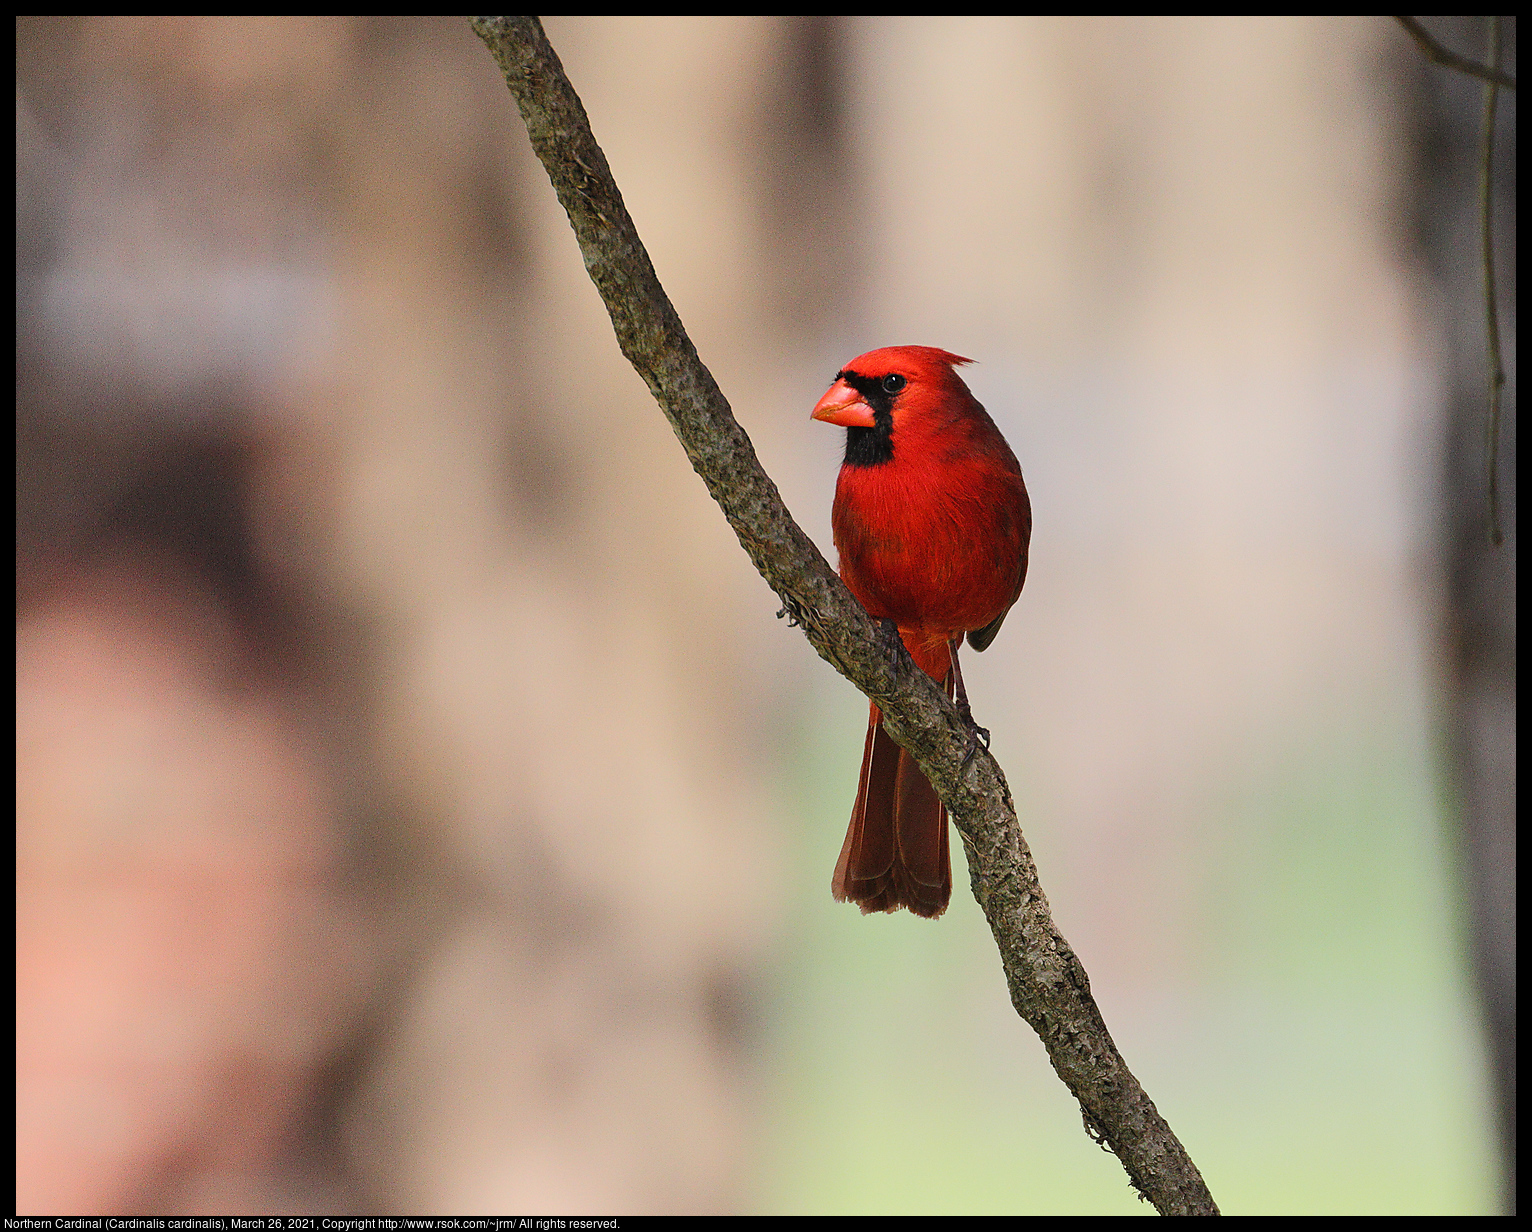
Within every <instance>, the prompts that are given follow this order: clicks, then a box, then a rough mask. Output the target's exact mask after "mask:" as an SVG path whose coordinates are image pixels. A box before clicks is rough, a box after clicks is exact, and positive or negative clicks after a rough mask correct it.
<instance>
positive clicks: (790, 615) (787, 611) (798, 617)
mask: <svg viewBox="0 0 1532 1232" xmlns="http://www.w3.org/2000/svg"><path fill="white" fill-rule="evenodd" d="M784 616H786V617H787V623H788V624H789V625H790V626H792V627H793V628H802V627H803V625H804V622H805V616H806V613H805V612H804V610H803V605H802V604H801V603H799V602H798V600H796V599H794V598H792V597H791V596H789V595H783V596H782V607H781V608H780V609H779V610H778V612H777V619H778V620H781V619H782V617H784Z"/></svg>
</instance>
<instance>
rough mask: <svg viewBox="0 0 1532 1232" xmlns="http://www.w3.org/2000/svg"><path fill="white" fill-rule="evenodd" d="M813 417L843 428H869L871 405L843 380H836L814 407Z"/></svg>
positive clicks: (870, 425)
mask: <svg viewBox="0 0 1532 1232" xmlns="http://www.w3.org/2000/svg"><path fill="white" fill-rule="evenodd" d="M813 418H815V419H820V420H823V421H824V422H825V423H832V424H839V425H840V426H841V427H843V428H870V427H872V426H873V422H872V407H870V406H868V405H867V402H866V400H865V399H864V398H863V397H862V395H861V394H859V393H857V392H856V390H854V389H852V388H851V386H850V385H848V384H846V382H845V381H843V380H842V381H836V382H835V384H834V385H831V386H830V388H829V391H828V392H827V393H826V394H825V396H824V397H823V398H821V399H820V400H819V402H818V403H817V404H816V405H815V407H814V415H813Z"/></svg>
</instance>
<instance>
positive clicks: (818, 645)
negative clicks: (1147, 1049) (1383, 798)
mask: <svg viewBox="0 0 1532 1232" xmlns="http://www.w3.org/2000/svg"><path fill="white" fill-rule="evenodd" d="M473 28H474V30H475V31H476V32H477V33H478V35H479V37H480V38H482V39H483V40H484V42H485V44H486V46H488V48H489V50H490V52H491V53H492V54H493V55H494V57H495V60H496V62H497V63H498V64H499V65H500V69H501V71H502V72H503V73H504V74H505V80H506V83H507V85H509V86H510V89H511V93H512V95H514V96H515V99H516V104H517V107H518V108H519V109H520V111H521V116H522V119H523V120H524V121H525V123H526V126H527V135H528V136H529V137H530V138H531V140H532V148H533V149H534V150H535V151H536V153H537V156H538V158H539V159H541V160H542V164H543V166H544V168H545V169H546V170H547V172H548V178H549V179H550V180H551V181H552V183H553V187H554V190H555V192H556V193H557V194H558V198H559V202H560V203H561V204H562V205H563V207H564V210H565V212H566V213H567V214H568V215H569V222H570V225H571V227H573V229H574V233H575V238H576V239H577V240H578V242H579V245H580V252H581V255H582V256H583V257H584V259H585V268H586V271H587V272H588V273H589V274H590V277H591V281H592V282H594V283H595V284H596V289H597V290H598V291H599V292H600V293H601V297H602V299H603V300H604V301H605V303H606V308H607V312H608V314H609V315H610V316H611V319H612V328H613V329H614V330H615V332H616V334H617V342H618V345H619V346H620V347H621V348H622V352H623V354H624V355H626V356H627V358H628V360H629V362H630V363H632V365H633V366H634V368H635V369H636V370H637V371H638V373H639V375H640V376H642V377H643V378H644V381H645V382H646V383H647V384H648V386H649V390H650V392H651V393H652V394H653V395H654V398H655V401H656V402H658V403H659V405H660V409H661V410H662V411H663V412H664V413H665V417H666V418H667V419H668V420H669V421H670V424H671V427H672V428H673V429H674V430H675V433H676V436H677V437H678V438H679V440H680V441H681V444H682V446H683V447H684V448H685V450H686V453H687V456H688V457H689V458H690V459H691V463H692V466H693V468H694V469H695V470H696V471H697V473H698V474H699V475H700V476H701V477H702V480H703V482H704V483H705V484H706V485H707V488H708V491H709V493H711V495H712V497H713V499H714V500H715V501H717V502H718V505H719V506H720V508H721V509H722V510H723V512H724V516H725V517H726V518H727V519H728V520H729V524H730V525H731V526H732V527H733V528H734V532H735V534H736V535H737V536H738V537H739V541H740V544H741V546H743V547H744V549H745V551H746V553H748V555H749V556H750V559H751V560H752V561H753V562H754V564H755V567H756V568H757V569H758V570H760V573H761V575H762V576H763V577H764V578H765V579H766V581H767V583H768V584H769V585H770V586H771V588H772V589H773V590H774V591H776V593H777V595H778V596H779V597H780V598H781V600H782V604H783V607H784V608H785V609H786V610H787V611H789V612H791V613H792V614H793V615H794V617H795V619H796V620H797V621H798V622H799V623H801V625H802V627H803V631H804V634H805V636H807V638H808V639H809V642H810V643H811V644H812V645H813V647H814V649H815V650H816V651H818V652H819V654H820V655H821V656H822V657H823V658H825V659H826V660H828V661H829V662H830V663H831V664H832V665H833V666H834V667H835V668H836V670H837V671H839V672H840V673H841V674H842V675H844V676H845V677H846V678H847V679H848V680H850V681H851V682H852V683H853V684H855V685H856V686H857V687H858V688H859V689H861V690H862V692H864V693H865V694H867V696H868V697H870V698H872V700H873V701H875V702H877V704H878V706H879V707H880V708H881V709H882V711H883V716H884V725H885V726H886V727H887V729H888V731H889V734H890V735H892V736H893V738H894V739H895V740H897V741H898V742H899V743H900V744H901V745H902V746H903V747H904V748H906V749H907V750H909V751H910V752H911V753H912V754H913V755H914V756H915V760H916V762H917V763H918V764H919V766H920V768H921V770H923V771H924V772H925V774H926V777H927V778H928V779H929V780H930V781H931V784H932V786H933V787H935V789H936V792H937V794H938V795H939V796H940V797H941V799H942V801H943V803H945V804H946V806H947V810H948V812H949V814H950V815H951V817H952V820H953V822H954V823H955V824H956V825H957V827H958V832H959V833H960V834H961V835H962V838H963V846H964V849H965V851H966V852H967V855H968V867H969V874H970V878H971V884H972V886H973V893H974V898H975V899H976V900H977V901H978V903H979V905H980V906H981V907H982V908H983V911H984V914H985V917H986V918H987V919H988V921H989V925H990V929H991V931H992V932H993V933H994V936H995V941H996V944H997V945H998V947H999V949H1000V956H1001V963H1002V966H1003V967H1004V969H1005V977H1006V983H1007V985H1008V987H1009V989H1010V994H1011V1002H1012V1004H1013V1005H1015V1007H1016V1010H1017V1012H1018V1013H1019V1014H1020V1015H1021V1016H1022V1017H1023V1018H1024V1019H1026V1021H1027V1022H1028V1023H1029V1024H1031V1026H1032V1027H1033V1029H1034V1030H1035V1031H1036V1032H1037V1034H1038V1036H1039V1037H1040V1038H1041V1039H1042V1041H1043V1043H1044V1045H1045V1046H1046V1047H1047V1049H1048V1055H1049V1058H1050V1060H1051V1061H1052V1062H1053V1067H1054V1069H1055V1070H1056V1071H1057V1072H1058V1074H1059V1077H1060V1078H1061V1079H1063V1081H1064V1083H1065V1084H1066V1085H1067V1086H1068V1087H1069V1089H1070V1091H1071V1092H1073V1094H1074V1096H1075V1098H1076V1099H1078V1100H1079V1102H1080V1108H1081V1112H1082V1114H1083V1116H1084V1119H1085V1128H1086V1132H1087V1133H1088V1134H1090V1136H1091V1137H1092V1138H1093V1139H1094V1140H1096V1141H1098V1142H1103V1143H1105V1144H1106V1145H1107V1146H1109V1147H1110V1148H1111V1149H1112V1150H1113V1151H1114V1152H1115V1153H1116V1154H1117V1157H1118V1158H1119V1159H1120V1160H1121V1161H1122V1164H1123V1167H1124V1168H1125V1169H1126V1170H1127V1173H1128V1176H1129V1178H1130V1180H1131V1181H1132V1183H1133V1185H1134V1186H1135V1187H1136V1188H1137V1189H1138V1191H1139V1192H1140V1194H1142V1195H1143V1196H1145V1197H1146V1198H1148V1199H1149V1200H1150V1201H1151V1202H1153V1203H1154V1205H1155V1207H1156V1208H1157V1209H1158V1210H1159V1211H1160V1212H1161V1213H1162V1214H1166V1215H1170V1214H1182V1215H1191V1214H1206V1215H1216V1214H1217V1213H1218V1207H1217V1206H1216V1205H1215V1204H1214V1202H1213V1198H1212V1195H1211V1194H1210V1193H1209V1192H1208V1188H1207V1185H1206V1183H1205V1182H1204V1181H1203V1179H1202V1175H1201V1173H1199V1172H1198V1171H1197V1167H1196V1165H1195V1164H1194V1163H1193V1162H1192V1160H1191V1157H1190V1156H1189V1155H1188V1154H1187V1153H1186V1149H1185V1148H1184V1147H1183V1146H1182V1145H1181V1143H1180V1142H1179V1141H1178V1140H1177V1138H1176V1136H1175V1134H1174V1133H1172V1132H1171V1129H1170V1126H1169V1125H1167V1124H1166V1122H1165V1119H1164V1118H1163V1117H1162V1116H1160V1114H1159V1112H1158V1111H1157V1110H1156V1109H1155V1107H1154V1103H1153V1102H1152V1101H1151V1100H1150V1098H1149V1096H1148V1095H1147V1094H1146V1093H1145V1092H1144V1089H1143V1087H1141V1086H1140V1085H1139V1082H1138V1079H1136V1078H1135V1077H1134V1076H1133V1074H1132V1072H1131V1071H1130V1070H1129V1069H1128V1067H1127V1065H1126V1064H1125V1063H1124V1061H1123V1059H1122V1056H1121V1054H1120V1053H1119V1052H1118V1051H1117V1046H1116V1045H1115V1044H1114V1043H1113V1042H1112V1037H1111V1034H1110V1033H1109V1032H1108V1031H1107V1029H1106V1023H1105V1022H1104V1021H1103V1020H1102V1017H1101V1011H1100V1010H1099V1009H1098V1008H1097V1006H1096V1003H1095V1001H1094V1000H1093V999H1092V997H1091V994H1090V980H1089V978H1088V977H1087V976H1086V974H1085V968H1084V967H1083V966H1081V964H1080V960H1079V959H1078V958H1077V957H1076V956H1075V953H1074V951H1073V950H1072V949H1070V947H1069V943H1068V942H1067V941H1065V940H1064V938H1063V936H1062V935H1060V933H1059V931H1058V929H1057V927H1055V925H1054V923H1053V918H1052V916H1051V914H1050V913H1049V910H1048V900H1047V898H1046V896H1045V895H1044V894H1043V890H1042V886H1041V885H1040V884H1039V883H1038V880H1037V869H1036V867H1035V865H1034V864H1033V861H1032V853H1031V851H1030V849H1029V848H1028V847H1027V843H1026V839H1025V838H1024V837H1023V836H1022V833H1021V828H1020V826H1019V825H1018V824H1017V821H1016V811H1015V808H1014V806H1013V805H1012V803H1011V794H1010V789H1009V788H1008V787H1007V786H1006V782H1005V776H1004V775H1003V774H1002V773H1001V771H1000V767H999V765H998V764H997V763H996V762H995V759H994V758H993V757H992V756H991V755H990V754H989V752H988V751H987V750H980V751H979V752H978V753H977V754H975V755H974V756H973V757H972V759H971V761H969V762H967V764H966V765H965V762H964V755H965V753H966V752H967V751H968V731H967V729H966V728H965V727H964V726H963V724H962V722H961V721H960V720H959V718H958V714H957V711H956V709H954V707H953V705H952V703H951V702H949V701H948V700H947V699H946V697H945V696H944V695H943V693H942V691H941V690H940V689H939V688H938V687H937V686H936V684H935V683H934V682H933V681H932V680H931V678H930V677H929V676H927V675H926V674H925V673H924V672H922V671H921V670H920V669H919V668H917V667H915V665H914V664H913V663H912V662H911V661H910V658H909V655H908V654H907V653H905V652H904V651H903V649H902V648H901V650H900V653H899V656H898V659H897V660H896V661H890V658H889V655H888V653H887V650H886V649H885V644H884V642H883V640H882V638H881V637H880V636H879V633H878V626H877V624H876V623H875V622H874V621H873V620H872V618H871V617H869V616H868V615H867V612H866V610H865V609H864V608H863V607H862V605H861V604H859V603H858V602H857V601H856V600H855V599H854V598H852V596H851V592H850V591H848V590H847V589H846V588H845V586H844V585H843V584H842V583H841V580H840V579H839V578H838V577H837V576H836V575H835V572H834V570H832V569H831V568H830V566H829V564H828V563H827V562H826V561H825V559H824V557H823V556H822V555H820V552H819V549H818V548H817V547H815V546H814V543H813V541H812V540H811V539H809V537H808V536H807V535H805V534H804V533H803V531H802V530H801V529H800V528H799V527H798V525H797V523H796V522H794V521H793V519H792V515H791V514H789V513H788V511H787V508H786V506H784V505H783V504H782V499H781V497H780V496H779V495H778V493H777V488H776V485H775V484H774V483H772V481H771V479H770V477H769V476H768V475H767V474H766V472H765V471H764V470H762V469H761V466H760V463H759V462H758V461H757V460H756V456H755V449H754V447H753V446H752V445H751V443H750V438H749V437H748V436H746V435H745V432H744V429H742V428H741V427H740V426H739V424H738V422H736V420H735V419H734V415H733V412H732V411H731V410H730V409H729V404H728V402H727V401H726V400H725V399H724V396H723V394H722V392H721V391H720V390H719V388H718V385H717V383H716V382H715V381H714V380H713V377H712V374H711V373H709V372H708V370H707V368H705V367H704V366H703V364H702V361H701V360H700V359H699V358H698V357H697V352H696V348H695V347H694V346H693V345H692V342H691V339H690V338H689V337H687V334H686V330H685V328H684V327H683V326H682V324H681V320H680V318H679V317H678V316H677V315H676V311H675V308H674V306H673V305H672V304H671V302H670V299H669V297H668V296H666V294H665V291H664V288H662V287H661V286H660V282H659V279H658V277H656V275H655V272H654V266H653V264H652V263H651V262H650V260H649V254H648V253H647V252H646V251H645V249H644V246H643V243H642V241H641V240H640V239H639V238H638V232H637V230H636V229H635V228H634V226H633V220H632V219H631V218H630V217H629V216H628V211H627V207H626V206H625V205H624V204H623V200H622V194H621V193H620V192H619V191H618V190H617V185H616V183H615V182H614V181H613V179H612V174H611V171H610V169H609V168H608V166H607V161H606V156H605V155H604V154H603V153H602V152H601V147H600V146H598V145H597V144H596V139H595V137H593V136H592V135H591V131H590V122H589V120H588V119H587V117H586V115H585V108H584V107H583V106H582V105H581V103H580V99H579V97H578V96H577V95H576V94H575V91H574V87H572V86H571V85H570V84H569V80H568V78H567V77H565V75H564V70H563V66H562V65H561V64H560V63H559V59H558V56H557V55H556V54H555V53H554V51H553V48H552V47H551V46H549V44H548V39H547V36H546V35H545V34H544V33H543V28H542V23H541V22H539V21H538V20H537V18H535V17H476V18H474V19H473Z"/></svg>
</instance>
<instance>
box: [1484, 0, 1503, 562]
mask: <svg viewBox="0 0 1532 1232" xmlns="http://www.w3.org/2000/svg"><path fill="white" fill-rule="evenodd" d="M1487 58H1488V60H1489V66H1490V68H1492V69H1496V68H1499V66H1500V18H1499V17H1491V18H1490V19H1489V55H1488V57H1487ZM1499 93H1500V88H1499V86H1498V85H1496V83H1495V81H1494V80H1493V79H1491V80H1489V81H1488V83H1487V84H1486V85H1485V87H1484V131H1483V133H1482V135H1481V137H1480V140H1481V142H1482V143H1483V151H1482V153H1481V156H1480V160H1479V237H1480V240H1481V241H1482V243H1483V245H1484V332H1485V335H1486V337H1487V345H1488V351H1489V420H1488V422H1486V423H1485V425H1484V464H1485V469H1486V470H1487V472H1488V475H1489V541H1490V542H1491V543H1493V544H1494V545H1495V546H1496V547H1499V546H1500V544H1501V543H1503V542H1504V541H1505V535H1504V534H1503V533H1502V532H1501V529H1500V389H1501V387H1502V386H1503V385H1504V384H1505V368H1504V366H1503V365H1502V364H1501V362H1500V314H1499V311H1498V308H1497V306H1496V304H1495V243H1494V227H1493V217H1494V204H1495V201H1494V197H1495V193H1494V187H1495V182H1494V175H1493V170H1494V158H1495V103H1496V99H1497V98H1498V96H1499Z"/></svg>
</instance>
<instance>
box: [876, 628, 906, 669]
mask: <svg viewBox="0 0 1532 1232" xmlns="http://www.w3.org/2000/svg"><path fill="white" fill-rule="evenodd" d="M878 628H879V630H880V631H881V632H882V634H883V649H884V653H885V654H887V655H888V665H889V667H898V666H899V652H900V651H901V650H903V649H904V639H903V638H902V637H900V636H899V626H898V625H896V624H895V623H894V622H893V621H892V620H890V619H887V618H885V619H883V620H880V621H879V622H878Z"/></svg>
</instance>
